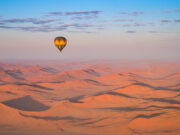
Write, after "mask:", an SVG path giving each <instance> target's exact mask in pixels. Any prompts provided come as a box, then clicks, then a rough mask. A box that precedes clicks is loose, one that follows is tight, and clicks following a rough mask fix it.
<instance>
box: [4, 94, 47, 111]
mask: <svg viewBox="0 0 180 135" xmlns="http://www.w3.org/2000/svg"><path fill="white" fill-rule="evenodd" d="M2 103H3V104H4V105H7V106H9V107H12V108H16V109H19V110H22V111H44V110H47V109H49V108H50V107H49V106H46V105H44V104H42V103H40V102H39V101H36V100H35V99H33V98H32V97H31V96H29V95H27V96H24V97H21V98H17V99H12V100H8V101H4V102H2Z"/></svg>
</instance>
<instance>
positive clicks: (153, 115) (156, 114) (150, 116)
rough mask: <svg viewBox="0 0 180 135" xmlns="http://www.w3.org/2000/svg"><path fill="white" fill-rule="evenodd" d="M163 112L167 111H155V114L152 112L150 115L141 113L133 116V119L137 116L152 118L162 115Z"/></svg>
mask: <svg viewBox="0 0 180 135" xmlns="http://www.w3.org/2000/svg"><path fill="white" fill-rule="evenodd" d="M163 114H165V112H161V113H153V114H150V115H145V114H139V115H137V116H135V117H134V118H132V119H136V118H146V119H150V118H153V117H157V116H160V115H163Z"/></svg>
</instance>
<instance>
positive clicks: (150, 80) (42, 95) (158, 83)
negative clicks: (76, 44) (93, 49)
mask: <svg viewBox="0 0 180 135" xmlns="http://www.w3.org/2000/svg"><path fill="white" fill-rule="evenodd" d="M179 74H180V66H179V64H178V63H174V64H173V63H157V62H154V63H149V64H148V63H147V62H144V63H143V62H142V63H140V62H139V63H136V62H118V61H104V62H103V61H102V62H97V61H94V62H93V61H90V62H89V63H88V62H61V63H58V62H54V63H53V62H47V63H43V62H39V63H38V65H37V64H36V63H34V62H29V63H27V62H14V63H12V62H8V63H6V62H1V63H0V102H1V103H0V134H2V135H16V134H17V135H24V134H28V135H41V134H43V135H59V134H61V135H102V134H104V135H132V134H133V135H136V134H143V135H152V134H153V135H179V134H180V130H179V129H180V124H179V123H180V85H179V84H180V77H179Z"/></svg>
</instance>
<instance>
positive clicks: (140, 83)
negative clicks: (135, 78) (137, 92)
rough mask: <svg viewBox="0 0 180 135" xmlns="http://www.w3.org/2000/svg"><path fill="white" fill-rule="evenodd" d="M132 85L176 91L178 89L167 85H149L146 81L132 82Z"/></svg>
mask: <svg viewBox="0 0 180 135" xmlns="http://www.w3.org/2000/svg"><path fill="white" fill-rule="evenodd" d="M133 85H140V86H144V87H148V88H151V89H155V90H169V91H176V92H179V91H180V89H170V88H168V87H155V86H152V85H149V84H146V83H142V82H136V83H133Z"/></svg>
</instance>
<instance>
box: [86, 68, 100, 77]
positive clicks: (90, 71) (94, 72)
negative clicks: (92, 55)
mask: <svg viewBox="0 0 180 135" xmlns="http://www.w3.org/2000/svg"><path fill="white" fill-rule="evenodd" d="M83 71H84V72H86V73H88V74H92V75H95V76H101V74H99V73H98V72H96V71H94V70H92V69H86V70H83Z"/></svg>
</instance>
